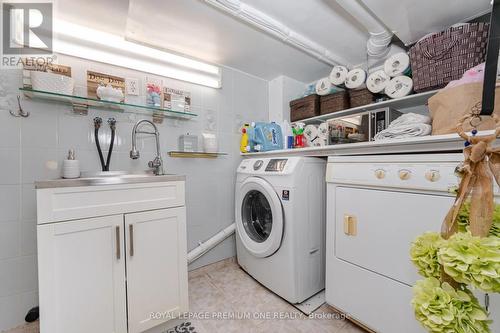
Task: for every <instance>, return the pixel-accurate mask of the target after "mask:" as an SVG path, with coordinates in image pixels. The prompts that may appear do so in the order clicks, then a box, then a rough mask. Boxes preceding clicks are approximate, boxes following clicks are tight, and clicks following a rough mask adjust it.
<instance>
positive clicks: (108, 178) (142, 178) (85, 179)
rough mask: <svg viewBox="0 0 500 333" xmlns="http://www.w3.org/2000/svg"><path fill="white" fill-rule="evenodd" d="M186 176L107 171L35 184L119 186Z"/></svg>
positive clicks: (164, 180)
mask: <svg viewBox="0 0 500 333" xmlns="http://www.w3.org/2000/svg"><path fill="white" fill-rule="evenodd" d="M185 179H186V177H185V176H181V175H172V174H166V175H158V176H157V175H155V174H154V173H153V172H152V171H139V172H128V171H106V172H102V171H100V172H82V174H81V177H80V178H76V179H56V180H47V181H38V182H35V187H36V188H38V189H41V188H56V187H79V186H98V185H119V184H136V183H154V182H168V181H179V180H180V181H183V180H185Z"/></svg>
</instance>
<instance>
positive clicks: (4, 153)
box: [0, 148, 21, 184]
mask: <svg viewBox="0 0 500 333" xmlns="http://www.w3.org/2000/svg"><path fill="white" fill-rule="evenodd" d="M0 165H1V166H2V167H1V168H2V172H0V184H19V181H20V179H21V158H20V150H19V148H8V149H7V148H0Z"/></svg>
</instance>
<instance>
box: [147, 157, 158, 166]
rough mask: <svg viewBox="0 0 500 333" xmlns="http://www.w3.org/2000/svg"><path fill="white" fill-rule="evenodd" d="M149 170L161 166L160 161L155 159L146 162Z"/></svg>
mask: <svg viewBox="0 0 500 333" xmlns="http://www.w3.org/2000/svg"><path fill="white" fill-rule="evenodd" d="M148 166H149V167H150V168H158V167H160V166H161V160H160V159H159V158H158V157H156V158H155V159H154V160H152V161H149V162H148Z"/></svg>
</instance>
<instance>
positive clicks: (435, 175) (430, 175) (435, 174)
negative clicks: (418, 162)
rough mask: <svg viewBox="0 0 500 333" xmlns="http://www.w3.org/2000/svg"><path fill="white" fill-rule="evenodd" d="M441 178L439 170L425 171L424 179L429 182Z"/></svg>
mask: <svg viewBox="0 0 500 333" xmlns="http://www.w3.org/2000/svg"><path fill="white" fill-rule="evenodd" d="M439 178H441V175H440V174H439V171H437V170H429V171H427V172H426V173H425V179H427V180H428V181H430V182H437V181H438V180H439Z"/></svg>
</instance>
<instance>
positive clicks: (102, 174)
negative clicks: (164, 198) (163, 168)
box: [80, 170, 155, 178]
mask: <svg viewBox="0 0 500 333" xmlns="http://www.w3.org/2000/svg"><path fill="white" fill-rule="evenodd" d="M80 177H81V178H109V177H119V178H130V177H155V174H154V173H153V172H152V171H149V170H145V171H136V172H129V171H85V172H82V174H81V175H80Z"/></svg>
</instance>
